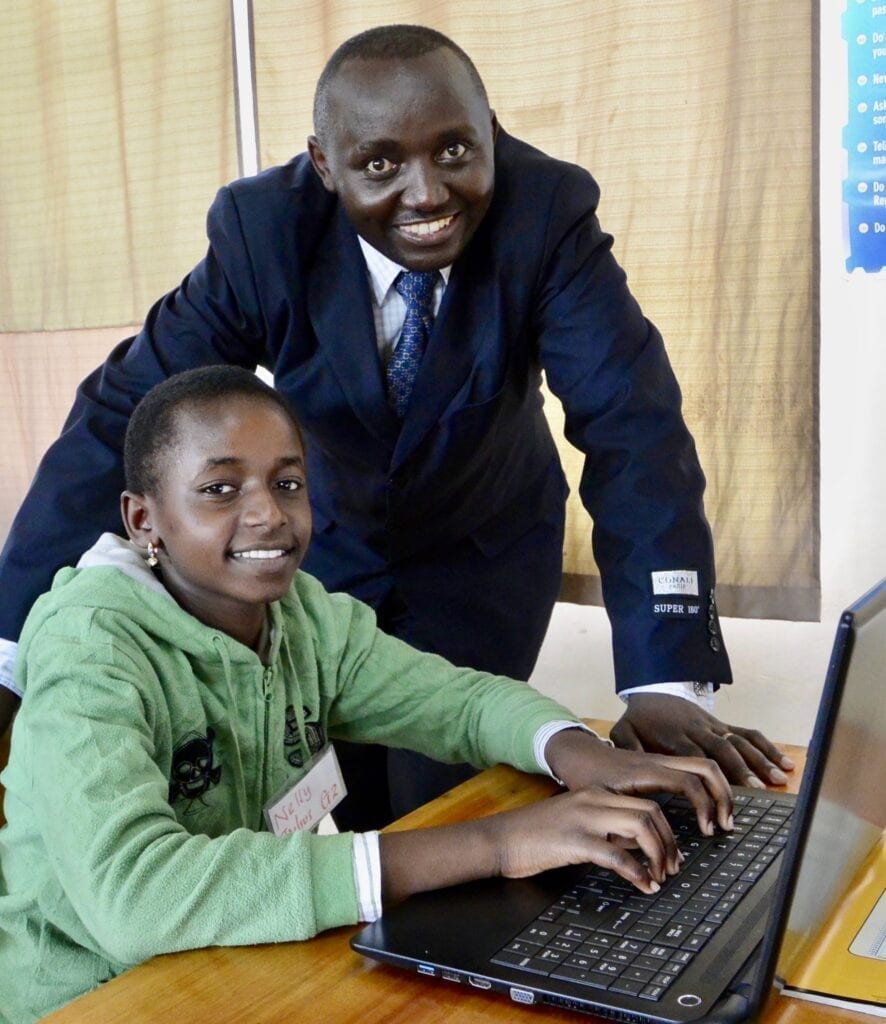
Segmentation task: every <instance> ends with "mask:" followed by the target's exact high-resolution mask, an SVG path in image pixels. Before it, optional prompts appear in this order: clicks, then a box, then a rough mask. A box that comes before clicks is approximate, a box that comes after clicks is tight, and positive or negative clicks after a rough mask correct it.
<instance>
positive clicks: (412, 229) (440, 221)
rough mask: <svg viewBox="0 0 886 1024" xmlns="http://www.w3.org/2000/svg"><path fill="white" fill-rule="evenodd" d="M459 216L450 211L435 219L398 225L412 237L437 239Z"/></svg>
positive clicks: (405, 233)
mask: <svg viewBox="0 0 886 1024" xmlns="http://www.w3.org/2000/svg"><path fill="white" fill-rule="evenodd" d="M457 216H458V215H457V214H455V213H450V214H448V215H447V216H445V217H437V218H436V219H435V220H413V221H409V222H408V223H406V224H398V225H397V227H398V229H399V230H400V231H402V232H403V234H404V235H408V236H409V237H410V238H415V239H428V240H431V239H434V240H436V238H437V236H439V235H441V234H442V233H443V232H445V231H446V229H447V228H448V227H449V226H450V225H451V224H452V223H453V221H454V220H455V218H456V217H457Z"/></svg>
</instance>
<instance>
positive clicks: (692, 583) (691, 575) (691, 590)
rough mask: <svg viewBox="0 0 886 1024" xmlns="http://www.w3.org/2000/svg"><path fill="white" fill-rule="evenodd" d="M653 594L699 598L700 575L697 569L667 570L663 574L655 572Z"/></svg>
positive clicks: (653, 575) (653, 574)
mask: <svg viewBox="0 0 886 1024" xmlns="http://www.w3.org/2000/svg"><path fill="white" fill-rule="evenodd" d="M652 593H653V594H655V595H658V594H684V595H687V596H692V597H698V573H697V572H696V571H695V569H666V570H665V571H663V572H654V573H652Z"/></svg>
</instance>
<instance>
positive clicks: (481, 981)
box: [468, 974, 492, 988]
mask: <svg viewBox="0 0 886 1024" xmlns="http://www.w3.org/2000/svg"><path fill="white" fill-rule="evenodd" d="M468 984H469V985H473V986H474V988H492V982H491V981H487V980H486V979H485V978H477V977H475V976H474V975H473V974H471V975H469V976H468Z"/></svg>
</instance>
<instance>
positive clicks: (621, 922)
mask: <svg viewBox="0 0 886 1024" xmlns="http://www.w3.org/2000/svg"><path fill="white" fill-rule="evenodd" d="M639 919H640V915H639V914H638V913H637V912H636V911H633V910H622V911H620V912H619V913H618V914H616V915H615V917H613V918H612V919H611V920H610V921H607V922H606V923H605V924H601V925H600V930H601V931H606V932H609V933H610V934H612V935H624V934H625V933H626V932H627V931H628V930H629V929H630V928H631V926H632V925H634V924H636V922H637V921H638V920H639Z"/></svg>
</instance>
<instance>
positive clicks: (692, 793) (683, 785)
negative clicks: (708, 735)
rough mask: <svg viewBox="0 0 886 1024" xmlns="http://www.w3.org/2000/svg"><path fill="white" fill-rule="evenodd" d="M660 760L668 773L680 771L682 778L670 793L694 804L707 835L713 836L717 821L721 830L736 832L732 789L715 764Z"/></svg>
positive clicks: (688, 759)
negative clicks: (677, 794)
mask: <svg viewBox="0 0 886 1024" xmlns="http://www.w3.org/2000/svg"><path fill="white" fill-rule="evenodd" d="M656 760H657V761H658V762H659V764H660V765H661V766H662V767H663V768H664V769H665V770H666V771H672V770H676V772H677V774H678V776H679V777H678V778H675V779H674V780H673V782H672V784H670V785H668V786H667V787H666V789H667V790H668V792H680V793H681V794H682V795H683V796H685V797H686V799H687V800H689V801H690V803H691V804H692V806H693V807H694V808H695V814H696V817H697V819H698V825H699V828H700V829H701V831H702V832H703V833H704V834H705V835H712V834H713V831H714V823H715V821H716V822H717V823H718V824H719V825H720V828H722V829H725V830H726V831H731V830H732V828H733V821H732V789H731V788H730V786H729V783H728V782H727V781H726V776H725V775H724V774H723V772H722V771H721V769H720V766H719V765H718V764H717V763H716V762H715V761H711V760H710V759H708V758H700V757H699V758H695V757H667V756H663V755H656Z"/></svg>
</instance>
